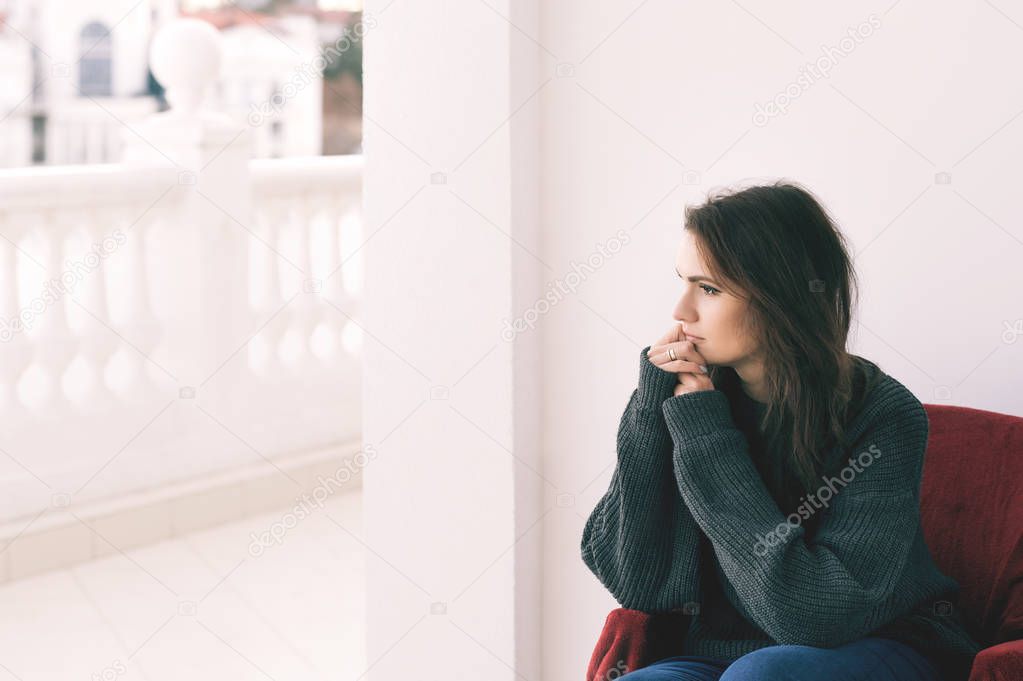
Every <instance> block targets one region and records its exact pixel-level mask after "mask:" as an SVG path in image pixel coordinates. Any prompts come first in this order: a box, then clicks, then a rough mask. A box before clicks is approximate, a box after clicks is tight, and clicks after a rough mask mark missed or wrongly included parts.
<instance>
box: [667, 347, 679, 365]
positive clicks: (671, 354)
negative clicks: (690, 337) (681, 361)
mask: <svg viewBox="0 0 1023 681" xmlns="http://www.w3.org/2000/svg"><path fill="white" fill-rule="evenodd" d="M668 357H669V358H670V359H671V361H672V362H675V361H678V357H676V356H675V348H668Z"/></svg>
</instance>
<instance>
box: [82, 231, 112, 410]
mask: <svg viewBox="0 0 1023 681" xmlns="http://www.w3.org/2000/svg"><path fill="white" fill-rule="evenodd" d="M87 216H88V219H87V221H86V231H87V233H88V236H89V238H90V239H92V241H93V242H94V243H102V241H103V240H104V239H105V238H108V237H110V234H108V233H107V231H106V230H107V227H108V226H109V221H107V220H104V219H103V217H104V216H103V215H102V214H100V213H97V212H94V211H90V212H89V213H87ZM115 224H116V223H115ZM107 257H112V256H107ZM104 267H105V266H104V265H101V266H100V269H99V270H97V271H96V272H93V273H92V274H91V275H90V276H91V279H90V281H89V286H90V287H91V290H92V292H93V295H92V297H91V299H90V300H89V313H90V314H89V318H88V321H87V326H86V327H85V328H86V332H85V335H84V337H83V338H82V339H81V354H82V356H83V357H84V358H85V360H86V361H87V362H88V363H89V366H90V367H91V368H92V370H93V371H94V372H95V374H94V376H95V381H94V383H93V384H92V385H91V386H90V390H89V391H88V393H87V395H86V396H85V397H84V399H83V400H82V404H81V407H80V409H81V410H82V411H83V412H85V413H88V414H99V413H104V412H109V411H111V410H113V409H115V408H116V407H117V406H119V403H118V400H117V399H116V396H115V395H114V393H113V392H111V390H110V389H109V388H108V387H107V384H106V383H105V382H104V373H105V369H106V366H107V362H108V361H109V360H110V358H111V357H112V356H113V354H114V353H115V352H116V351H117V348H118V346H119V345H120V343H121V341H120V339H118V338H117V336H116V335H114V333H113V331H112V329H113V328H114V321H113V319H112V318H111V315H110V300H109V296H108V294H107V282H106V272H105V271H104Z"/></svg>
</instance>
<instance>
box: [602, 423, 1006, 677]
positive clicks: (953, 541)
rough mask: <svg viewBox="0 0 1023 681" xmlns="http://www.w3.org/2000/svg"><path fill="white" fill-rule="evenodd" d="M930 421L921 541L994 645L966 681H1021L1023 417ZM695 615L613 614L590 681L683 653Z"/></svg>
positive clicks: (967, 615)
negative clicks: (950, 580)
mask: <svg viewBox="0 0 1023 681" xmlns="http://www.w3.org/2000/svg"><path fill="white" fill-rule="evenodd" d="M924 408H925V409H926V410H927V416H928V419H929V421H930V434H929V438H928V442H927V453H926V457H925V459H924V473H923V480H922V482H921V491H920V495H921V501H920V515H921V523H922V525H923V530H924V536H925V537H926V538H927V544H928V546H929V548H930V549H931V554H932V555H933V556H934V561H935V562H936V563H937V565H938V567H939V568H940V569H941V570H942V571H943V572H944V573H945V574H947V575H949V576H951V577H953V578H954V579H956V580H957V581H958V582H959V586H960V593H959V607H960V609H961V614H962V616H963V623H964V625H965V626H966V629H967V630H968V631H969V632H970V634H971V635H972V636H973V638H974V639H975V640H977V641H978V642H980V643H981V644H982V645H984V646H987V647H986V648H985V649H984V650H982V651H981V652H980V653H979V654H978V655H977V657H976V658H975V660H974V662H973V669H972V670H971V672H970V677H969V680H968V681H1021V680H1023V418H1021V417H1018V416H1011V415H1008V414H999V413H996V412H991V411H984V410H980V409H971V408H968V407H953V406H945V405H934V404H925V405H924ZM689 619H690V615H688V614H686V613H684V612H682V611H681V610H679V611H677V612H675V613H662V614H657V615H652V614H648V613H644V612H641V611H639V610H630V609H627V608H618V609H616V610H612V611H611V613H610V614H608V616H607V619H606V621H605V622H604V628H603V631H602V632H601V634H600V638H599V640H598V641H597V645H596V647H595V648H594V650H593V654H592V656H591V657H590V663H589V666H588V668H587V671H586V679H587V681H613V680H614V679H616V678H618V677H619V676H621V675H622V674H624V673H625V671H626V670H628V671H632V670H634V669H638V668H641V667H645V666H647V665H649V664H652V663H653V662H655V661H656V660H658V659H661V658H664V657H671V656H673V655H684V654H685V652H684V650H683V645H684V641H685V633H686V631H688V628H689Z"/></svg>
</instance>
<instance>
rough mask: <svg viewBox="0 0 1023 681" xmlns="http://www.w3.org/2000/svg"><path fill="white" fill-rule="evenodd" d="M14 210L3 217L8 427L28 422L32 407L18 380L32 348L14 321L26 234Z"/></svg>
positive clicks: (2, 360) (1, 343)
mask: <svg viewBox="0 0 1023 681" xmlns="http://www.w3.org/2000/svg"><path fill="white" fill-rule="evenodd" d="M15 217H16V216H12V215H11V214H10V213H5V214H3V216H2V217H0V232H2V233H3V235H4V236H5V237H6V239H5V240H0V320H2V321H0V412H2V413H3V418H4V423H5V424H6V426H7V427H11V426H13V425H14V424H15V423H24V422H25V421H26V420H27V419H28V415H29V414H28V410H27V409H25V405H24V404H22V402H21V400H20V399H19V398H18V391H17V388H18V380H19V379H20V378H21V375H22V373H23V372H24V371H25V369H26V368H27V367H28V365H29V363H30V362H31V361H32V349H31V347H30V345H29V343H28V339H27V338H26V337H25V333H24V331H19V330H18V326H17V323H16V322H15V321H14V320H16V319H17V317H18V313H19V308H20V305H19V303H18V288H19V284H18V268H17V257H16V254H17V252H16V250H15V244H17V243H18V240H19V239H20V238H21V236H22V234H21V232H20V230H19V229H18V226H17V225H18V221H17V220H16V219H14V218H15Z"/></svg>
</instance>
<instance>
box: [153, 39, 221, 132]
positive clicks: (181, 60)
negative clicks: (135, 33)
mask: <svg viewBox="0 0 1023 681" xmlns="http://www.w3.org/2000/svg"><path fill="white" fill-rule="evenodd" d="M220 43H221V37H220V32H219V31H217V29H216V28H214V27H213V26H212V25H211V24H209V23H207V22H205V21H202V20H201V19H174V20H172V21H170V22H168V23H167V24H165V25H164V26H162V27H161V28H160V29H159V30H158V31H157V32H156V35H155V36H154V37H153V44H152V45H151V46H150V48H149V63H150V68H151V69H152V70H153V77H154V78H156V80H158V81H159V82H160V85H162V86H163V88H164V90H166V96H167V101H168V102H169V103H170V105H171V108H172V109H174V110H177V111H179V112H181V113H195V112H196V111H197V110H198V109H199V105H200V104H201V103H202V100H203V96H204V95H205V93H206V90H207V88H208V87H209V86H210V85H211V84H212V83H214V82H215V81H216V80H217V78H218V76H219V75H220V57H221V54H222V52H223V49H222V47H221V44H220Z"/></svg>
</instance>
